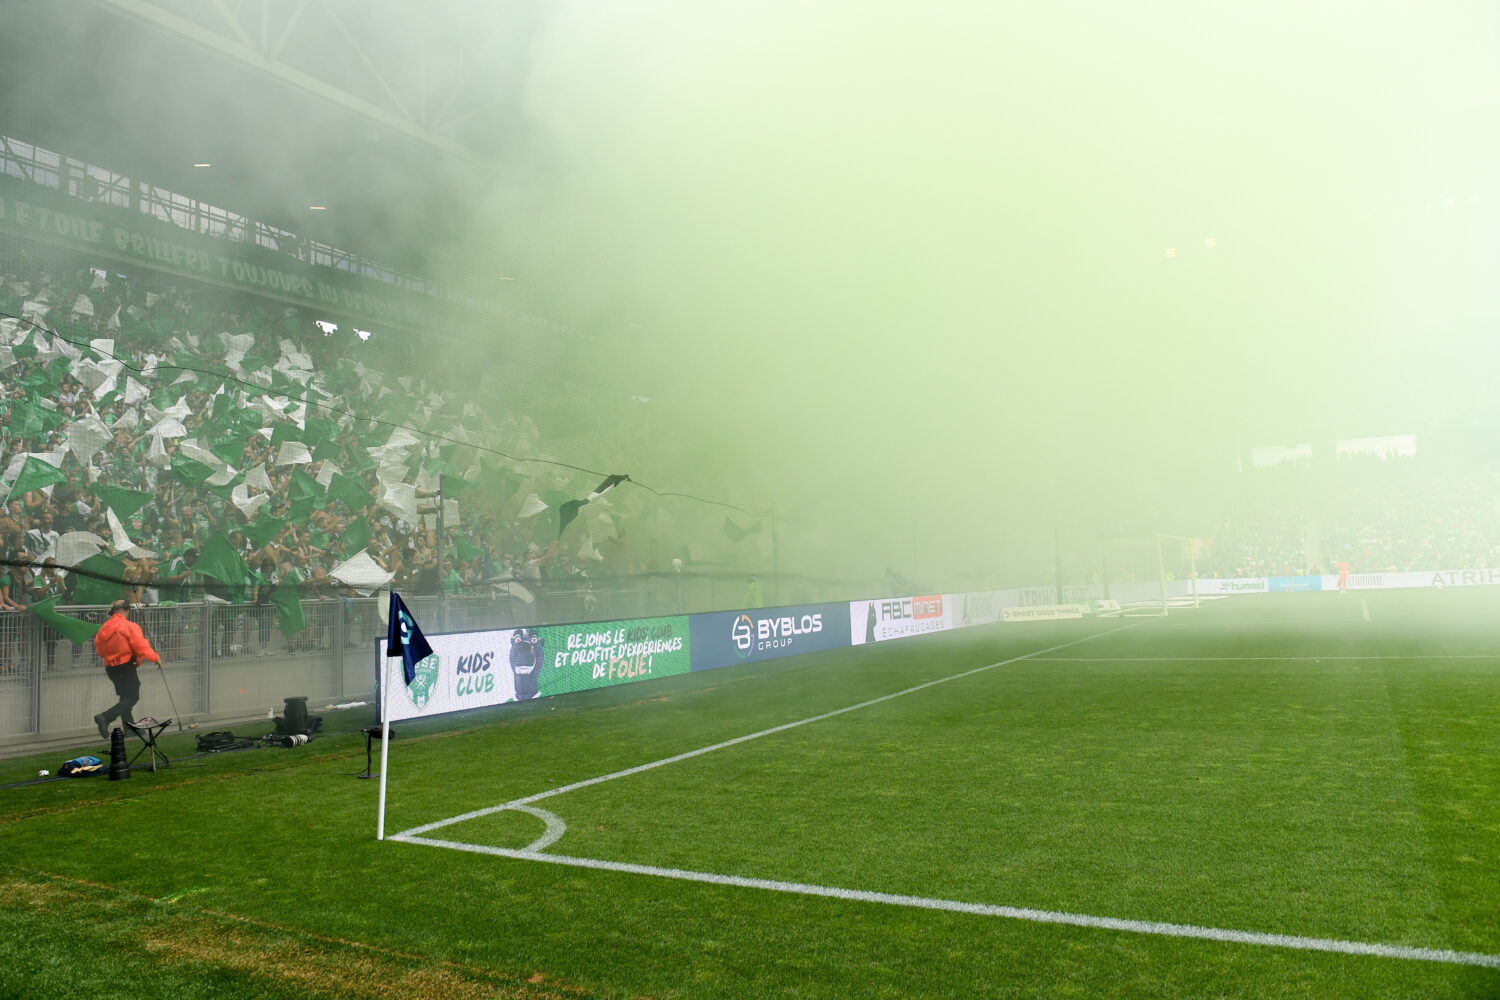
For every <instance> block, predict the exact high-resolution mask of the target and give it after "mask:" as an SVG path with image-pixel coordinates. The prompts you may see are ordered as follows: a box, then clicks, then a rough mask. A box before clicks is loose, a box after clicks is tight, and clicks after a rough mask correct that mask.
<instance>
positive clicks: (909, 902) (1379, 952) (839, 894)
mask: <svg viewBox="0 0 1500 1000" xmlns="http://www.w3.org/2000/svg"><path fill="white" fill-rule="evenodd" d="M390 839H391V840H400V841H404V842H406V843H411V844H425V845H427V846H429V847H446V848H449V849H450V850H455V851H470V852H472V853H475V854H491V855H495V856H497V857H502V858H517V859H520V860H522V861H544V862H546V863H548V864H553V865H568V866H570V867H574V868H594V869H599V870H602V871H612V872H626V873H629V874H632V875H652V876H655V877H657V878H671V879H680V880H683V881H687V882H707V883H709V884H711V885H727V886H736V887H739V888H745V889H764V890H769V891H772V892H789V893H795V894H797V895H802V896H824V897H828V898H831V899H845V900H850V901H853V902H859V903H884V904H886V905H889V906H906V907H915V908H918V909H924V910H946V911H948V912H951V913H968V914H973V915H976V916H984V917H1005V918H1007V919H1010V920H1026V921H1030V922H1032V923H1039V924H1065V925H1068V926H1071V927H1089V928H1095V929H1099V930H1110V931H1125V932H1127V933H1131V934H1154V935H1158V936H1165V937H1180V938H1198V939H1200V940H1204V941H1222V942H1226V943H1229V944H1250V945H1262V946H1266V947H1271V948H1293V949H1297V950H1300V951H1329V952H1338V953H1341V954H1345V955H1371V956H1375V957H1378V958H1400V959H1408V960H1411V961H1416V962H1441V963H1445V964H1448V965H1477V966H1483V967H1485V968H1490V969H1500V955H1486V954H1483V953H1480V952H1471V951H1453V950H1451V949H1446V948H1414V947H1411V946H1410V945H1399V944H1376V943H1371V942H1365V941H1341V940H1338V939H1336V938H1316V937H1303V936H1301V935H1295V934H1266V933H1261V932H1258V931H1237V930H1226V929H1224V928H1220V927H1200V926H1197V925H1194V924H1173V923H1166V922H1164V921H1157V920H1122V919H1120V918H1118V917H1095V916H1089V915H1088V914H1083V913H1063V912H1059V911H1056V910H1034V909H1030V908H1027V907H1016V906H995V905H992V904H989V903H965V902H961V901H959V900H953V899H934V898H930V897H927V896H905V895H899V894H896V893H889V892H867V891H865V890H862V889H842V888H839V887H837V886H828V885H809V884H807V883H805V882H782V881H778V880H775V879H761V878H745V877H744V876H740V875H718V874H715V873H713V872H695V871H688V870H686V869H682V868H658V867H656V866H654V865H636V864H629V863H627V862H623V861H604V860H601V859H598V858H572V857H568V856H566V855H560V854H542V853H539V852H536V851H529V850H525V851H517V850H511V849H509V848H504V847H489V846H487V845H484V844H465V843H462V842H459V841H453V840H435V839H431V838H428V837H419V836H415V835H412V834H410V833H398V834H396V835H395V836H394V837H391V838H390Z"/></svg>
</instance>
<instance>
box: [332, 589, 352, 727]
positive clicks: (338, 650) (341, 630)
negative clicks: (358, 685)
mask: <svg viewBox="0 0 1500 1000" xmlns="http://www.w3.org/2000/svg"><path fill="white" fill-rule="evenodd" d="M344 600H345V598H344V597H343V596H342V595H335V597H334V605H335V607H336V608H337V609H338V619H339V625H338V628H336V629H334V631H333V649H334V653H333V669H334V670H336V671H338V679H339V683H338V691H339V701H343V700H344V643H346V642H348V641H349V636H348V633H347V632H346V631H345V628H346V627H347V625H348V622H347V621H345V619H346V618H347V617H349V616H351V615H353V613H354V611H353V607H352V605H346V604H345V603H344ZM345 608H348V609H349V614H348V615H346V614H345V613H344V609H345Z"/></svg>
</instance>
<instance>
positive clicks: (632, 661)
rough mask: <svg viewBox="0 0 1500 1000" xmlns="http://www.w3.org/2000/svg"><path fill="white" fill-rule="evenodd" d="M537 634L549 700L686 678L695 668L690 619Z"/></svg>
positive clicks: (558, 628) (549, 628)
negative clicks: (633, 683)
mask: <svg viewBox="0 0 1500 1000" xmlns="http://www.w3.org/2000/svg"><path fill="white" fill-rule="evenodd" d="M534 631H535V632H536V633H537V642H538V648H537V653H538V657H537V661H538V663H539V664H540V665H541V666H540V667H539V668H538V669H539V670H540V671H541V677H540V681H539V686H540V690H541V693H542V694H544V695H550V694H567V693H568V692H570V691H585V690H588V689H589V688H599V687H608V686H610V685H612V684H624V683H626V682H627V681H642V680H648V679H650V678H652V677H669V676H671V675H672V674H685V673H687V672H688V670H689V668H690V664H691V657H690V655H689V643H688V639H689V634H688V616H687V615H675V616H672V617H670V618H638V619H630V620H627V621H614V622H595V623H591V624H587V625H543V626H541V627H540V628H537V629H535V630H534Z"/></svg>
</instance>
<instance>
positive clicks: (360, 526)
mask: <svg viewBox="0 0 1500 1000" xmlns="http://www.w3.org/2000/svg"><path fill="white" fill-rule="evenodd" d="M370 538H371V534H370V522H369V521H366V520H365V519H364V518H362V517H360V518H356V519H355V520H354V522H353V523H352V524H350V525H349V527H347V528H345V529H344V533H343V534H342V535H341V536H339V541H340V542H342V543H343V547H344V558H345V559H348V558H350V557H351V556H353V555H354V554H355V553H356V552H359V551H360V550H362V549H363V548H364V547H365V546H366V545H369V544H370Z"/></svg>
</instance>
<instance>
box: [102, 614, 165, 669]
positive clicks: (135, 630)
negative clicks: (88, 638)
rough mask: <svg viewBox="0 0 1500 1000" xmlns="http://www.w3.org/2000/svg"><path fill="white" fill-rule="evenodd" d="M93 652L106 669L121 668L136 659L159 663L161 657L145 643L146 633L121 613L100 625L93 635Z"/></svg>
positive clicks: (113, 615)
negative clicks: (97, 655)
mask: <svg viewBox="0 0 1500 1000" xmlns="http://www.w3.org/2000/svg"><path fill="white" fill-rule="evenodd" d="M94 652H96V653H98V654H99V658H100V659H102V660H103V661H104V665H105V666H106V667H118V666H122V665H123V664H126V663H129V662H131V661H132V660H136V659H141V660H151V661H152V662H154V663H161V657H160V656H157V655H156V650H154V649H152V648H151V643H149V642H147V641H146V633H144V632H142V631H141V627H140V626H139V625H137V624H136V623H135V622H133V621H131V620H130V619H129V618H126V617H125V612H123V611H116V612H115V613H114V614H112V615H110V616H109V621H107V622H105V623H104V624H103V625H100V626H99V631H98V632H96V633H94Z"/></svg>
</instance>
